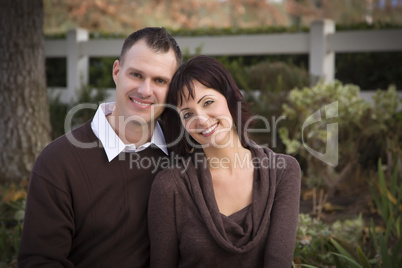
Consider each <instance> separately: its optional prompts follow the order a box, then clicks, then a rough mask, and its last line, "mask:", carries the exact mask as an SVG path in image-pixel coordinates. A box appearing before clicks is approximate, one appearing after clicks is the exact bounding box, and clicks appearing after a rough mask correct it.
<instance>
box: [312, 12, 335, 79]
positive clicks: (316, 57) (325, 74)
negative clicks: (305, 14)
mask: <svg viewBox="0 0 402 268" xmlns="http://www.w3.org/2000/svg"><path fill="white" fill-rule="evenodd" d="M333 33H335V24H334V22H333V21H332V20H320V21H315V22H313V23H312V24H311V27H310V53H309V71H310V75H311V76H312V81H311V82H312V85H314V84H315V83H316V82H317V81H318V80H319V79H323V80H324V81H325V82H327V83H328V82H332V81H333V80H334V77H335V76H334V72H335V53H334V52H333V51H331V50H330V47H329V44H328V35H329V34H333Z"/></svg>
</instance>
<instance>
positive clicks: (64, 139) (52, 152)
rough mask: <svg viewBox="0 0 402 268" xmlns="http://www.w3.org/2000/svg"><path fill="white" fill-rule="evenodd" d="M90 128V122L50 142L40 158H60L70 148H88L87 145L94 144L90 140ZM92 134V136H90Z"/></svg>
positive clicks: (92, 139)
mask: <svg viewBox="0 0 402 268" xmlns="http://www.w3.org/2000/svg"><path fill="white" fill-rule="evenodd" d="M91 132H92V130H91V128H90V122H86V123H85V124H82V125H81V126H79V127H77V128H75V129H73V130H71V131H69V132H68V133H66V134H64V135H62V136H60V137H58V138H56V139H55V140H53V141H52V142H50V143H49V144H48V145H47V146H46V147H45V148H44V149H43V150H42V152H41V154H40V156H41V157H47V156H50V157H53V156H62V154H61V153H62V152H64V153H65V152H66V150H68V149H69V148H71V147H74V146H75V147H78V148H83V147H89V143H91V142H95V141H96V139H94V138H92V137H91V136H94V135H93V132H92V133H91ZM91 134H92V135H91Z"/></svg>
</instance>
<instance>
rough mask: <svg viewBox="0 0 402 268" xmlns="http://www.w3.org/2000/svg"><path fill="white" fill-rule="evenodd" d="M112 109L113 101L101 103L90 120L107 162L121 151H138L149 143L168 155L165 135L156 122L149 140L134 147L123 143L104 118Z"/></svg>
mask: <svg viewBox="0 0 402 268" xmlns="http://www.w3.org/2000/svg"><path fill="white" fill-rule="evenodd" d="M113 109H114V102H108V103H102V104H101V105H99V107H98V110H97V111H96V113H95V116H94V118H93V119H92V122H91V128H92V131H93V132H94V133H95V135H96V137H97V138H98V139H99V140H100V141H101V143H102V145H103V148H105V153H106V155H107V158H108V160H109V162H110V161H112V160H113V159H114V158H116V156H118V155H119V154H120V153H121V152H140V151H143V150H145V149H146V148H148V147H149V146H150V145H151V144H155V145H156V146H158V147H159V148H160V149H161V150H162V151H163V152H164V153H165V154H166V155H168V151H167V148H166V141H165V137H164V136H163V132H162V129H161V126H160V125H159V123H158V122H156V126H155V129H154V132H153V133H152V138H151V141H150V142H146V143H145V144H143V145H141V146H139V147H138V148H136V146H135V144H125V143H124V142H123V141H122V140H121V139H120V138H119V136H118V135H117V134H116V132H115V131H114V130H113V128H112V126H111V125H110V123H109V121H107V119H106V116H107V115H109V114H110V113H112V111H113Z"/></svg>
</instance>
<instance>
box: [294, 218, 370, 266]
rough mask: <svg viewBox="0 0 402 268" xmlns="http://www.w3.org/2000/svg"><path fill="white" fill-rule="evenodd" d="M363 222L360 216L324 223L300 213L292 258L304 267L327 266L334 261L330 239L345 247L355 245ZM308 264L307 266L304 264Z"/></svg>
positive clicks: (360, 238) (360, 235) (358, 239)
mask: <svg viewBox="0 0 402 268" xmlns="http://www.w3.org/2000/svg"><path fill="white" fill-rule="evenodd" d="M363 228H364V222H363V219H362V217H361V216H359V217H358V218H356V219H353V220H345V221H336V222H334V223H333V224H326V223H323V222H321V221H319V220H317V219H314V218H311V217H310V216H309V215H306V214H300V215H299V222H298V228H297V238H296V247H295V253H294V259H295V263H296V264H305V265H303V266H304V267H314V266H312V265H316V266H317V267H329V266H331V265H332V264H333V263H334V260H333V256H332V254H331V252H332V251H333V250H334V247H333V245H332V244H331V239H332V240H333V239H335V240H336V241H339V243H341V244H342V245H345V247H351V245H357V243H358V242H359V241H361V240H362V230H363ZM306 265H309V266H306Z"/></svg>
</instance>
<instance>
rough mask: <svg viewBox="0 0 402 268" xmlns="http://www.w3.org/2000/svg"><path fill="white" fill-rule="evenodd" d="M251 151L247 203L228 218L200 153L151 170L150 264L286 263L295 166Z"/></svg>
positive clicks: (296, 197) (291, 240) (291, 239)
mask: <svg viewBox="0 0 402 268" xmlns="http://www.w3.org/2000/svg"><path fill="white" fill-rule="evenodd" d="M251 151H252V153H253V160H255V161H254V162H255V167H256V168H255V172H254V185H253V198H252V203H251V204H250V205H249V206H247V207H245V208H243V209H242V210H240V211H238V212H236V213H234V214H232V215H230V216H229V217H227V216H225V215H223V214H221V213H220V212H219V210H218V206H217V204H216V200H215V196H214V192H213V187H212V179H211V174H210V172H209V170H208V168H207V165H204V164H202V163H205V156H204V155H203V154H202V153H195V154H194V155H193V159H192V162H191V164H190V166H189V167H188V168H187V169H186V170H185V169H184V168H178V167H175V168H172V169H169V170H165V171H162V172H161V173H159V174H158V175H157V177H156V179H155V181H154V184H153V186H152V190H151V195H150V201H149V207H148V209H149V210H148V219H149V233H150V239H151V267H191V268H194V267H220V268H221V267H281V268H282V267H291V263H292V259H293V251H294V246H295V240H296V229H297V220H298V214H299V201H300V176H301V174H300V166H299V164H298V162H297V161H296V160H295V159H294V158H293V157H291V156H287V155H282V154H275V153H273V152H272V151H271V150H270V149H268V148H261V147H259V148H251ZM203 161H204V162H203Z"/></svg>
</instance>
